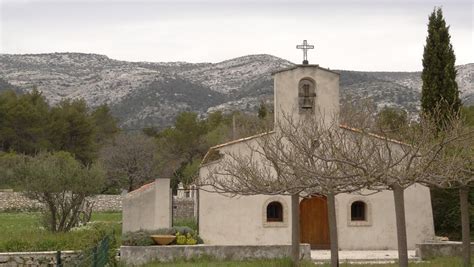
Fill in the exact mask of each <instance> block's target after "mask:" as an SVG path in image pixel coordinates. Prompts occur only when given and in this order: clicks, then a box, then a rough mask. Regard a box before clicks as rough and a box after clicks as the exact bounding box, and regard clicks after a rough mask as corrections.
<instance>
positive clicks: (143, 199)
mask: <svg viewBox="0 0 474 267" xmlns="http://www.w3.org/2000/svg"><path fill="white" fill-rule="evenodd" d="M122 203H123V204H122V233H126V232H131V231H137V230H140V229H144V230H156V229H159V228H168V227H171V219H172V216H171V211H172V209H171V205H172V202H171V188H170V179H156V180H155V182H154V183H153V184H150V186H147V187H146V188H145V189H143V190H142V189H138V190H136V191H132V192H130V193H128V194H127V195H126V196H125V198H124V199H123V202H122Z"/></svg>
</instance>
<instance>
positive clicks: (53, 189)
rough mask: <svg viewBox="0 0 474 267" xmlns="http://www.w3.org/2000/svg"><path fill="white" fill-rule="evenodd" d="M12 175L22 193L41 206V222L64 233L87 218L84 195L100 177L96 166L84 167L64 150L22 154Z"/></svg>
mask: <svg viewBox="0 0 474 267" xmlns="http://www.w3.org/2000/svg"><path fill="white" fill-rule="evenodd" d="M15 175H17V177H18V178H19V181H21V184H22V185H23V187H24V188H25V191H26V192H25V193H26V196H27V197H29V198H31V199H34V200H37V201H39V202H40V203H42V204H43V205H44V207H45V209H44V211H43V214H42V219H43V220H42V221H43V222H44V226H45V228H47V229H49V230H50V231H52V232H67V231H69V230H70V229H71V228H73V227H75V226H77V225H79V224H80V223H86V222H88V221H89V220H90V214H91V212H92V206H91V205H90V203H88V202H87V201H86V197H87V196H91V195H93V194H94V193H97V192H98V190H99V189H100V188H101V187H102V181H103V177H104V173H103V171H102V169H101V168H100V167H99V166H97V165H94V166H90V167H87V166H86V167H85V166H83V165H82V164H81V163H80V162H78V161H77V160H75V159H74V157H73V156H72V155H70V154H69V153H66V152H55V153H52V154H50V153H40V154H38V155H37V156H35V157H26V158H25V160H24V161H23V162H21V164H18V166H16V168H15Z"/></svg>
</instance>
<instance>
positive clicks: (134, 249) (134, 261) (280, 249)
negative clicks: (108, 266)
mask: <svg viewBox="0 0 474 267" xmlns="http://www.w3.org/2000/svg"><path fill="white" fill-rule="evenodd" d="M300 253H301V256H300V257H301V258H302V259H304V260H310V259H311V249H310V247H309V244H301V252H300ZM202 256H208V257H212V258H215V259H217V260H236V261H241V260H250V259H277V258H286V257H290V256H291V245H272V246H215V245H205V244H204V245H194V246H177V245H176V246H121V247H120V260H121V261H123V262H124V263H125V264H127V266H134V265H143V264H147V263H150V262H154V261H160V262H171V261H174V260H178V259H180V260H183V259H184V260H189V259H193V258H194V259H195V258H199V257H202Z"/></svg>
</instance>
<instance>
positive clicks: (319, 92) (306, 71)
mask: <svg viewBox="0 0 474 267" xmlns="http://www.w3.org/2000/svg"><path fill="white" fill-rule="evenodd" d="M303 78H310V79H312V80H314V81H315V83H316V98H315V112H314V113H313V114H312V115H311V116H315V117H317V118H318V119H319V118H320V119H322V121H324V122H326V123H330V122H332V120H333V119H334V118H337V115H338V114H339V75H338V74H336V73H334V72H332V71H328V70H325V69H323V68H319V67H318V66H317V65H306V66H305V65H300V66H299V67H298V68H295V69H292V70H288V71H283V72H278V73H276V74H275V75H274V76H273V79H274V88H275V89H274V90H275V92H274V103H275V121H280V122H281V121H282V115H285V114H293V118H294V119H295V120H297V119H298V118H299V117H300V114H299V110H298V107H299V99H298V83H299V81H300V80H301V79H303Z"/></svg>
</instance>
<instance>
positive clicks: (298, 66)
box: [272, 64, 341, 76]
mask: <svg viewBox="0 0 474 267" xmlns="http://www.w3.org/2000/svg"><path fill="white" fill-rule="evenodd" d="M308 67H313V68H318V69H322V70H325V71H328V72H332V73H334V74H337V75H341V74H340V73H339V72H336V71H333V70H330V69H328V68H323V67H320V66H319V65H318V64H297V65H293V66H291V67H288V68H284V69H280V70H277V71H274V72H272V76H273V75H275V74H277V73H280V72H284V71H289V70H294V69H297V68H308Z"/></svg>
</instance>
